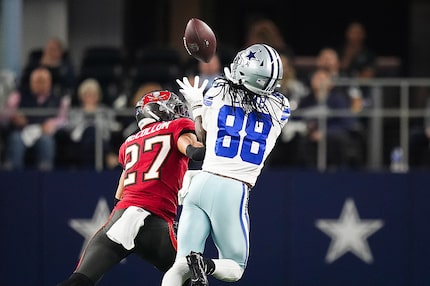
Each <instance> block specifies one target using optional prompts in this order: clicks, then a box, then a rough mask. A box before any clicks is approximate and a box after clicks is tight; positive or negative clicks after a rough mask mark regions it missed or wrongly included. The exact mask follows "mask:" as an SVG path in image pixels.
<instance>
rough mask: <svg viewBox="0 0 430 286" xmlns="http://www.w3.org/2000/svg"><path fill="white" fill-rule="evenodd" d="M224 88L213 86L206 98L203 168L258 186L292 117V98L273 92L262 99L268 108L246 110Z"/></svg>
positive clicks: (204, 108) (203, 115)
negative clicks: (259, 179)
mask: <svg viewBox="0 0 430 286" xmlns="http://www.w3.org/2000/svg"><path fill="white" fill-rule="evenodd" d="M223 90H225V89H222V87H212V88H211V89H209V90H208V92H207V93H206V95H205V98H204V101H203V102H204V104H203V112H202V120H203V122H202V124H203V128H204V129H205V130H206V132H207V134H206V155H205V159H204V161H203V166H202V170H203V171H208V172H212V173H215V174H219V175H223V176H227V177H230V178H233V179H237V180H239V181H242V182H245V183H248V184H250V185H251V186H254V185H255V182H256V181H257V177H258V176H259V175H260V172H261V170H262V168H263V166H264V162H265V160H266V158H267V156H268V155H269V154H270V152H271V151H272V149H273V147H274V146H275V143H276V140H277V138H278V136H279V134H281V130H282V127H283V126H284V125H285V124H286V123H287V121H288V118H289V116H290V106H289V102H288V99H287V98H285V97H284V96H283V95H282V94H280V93H273V94H272V95H270V96H268V97H266V98H265V100H264V103H263V102H262V101H261V103H262V105H263V104H264V105H265V106H266V108H263V109H261V110H259V111H258V112H256V111H254V112H251V113H249V114H246V112H245V111H244V109H243V108H242V107H240V104H238V103H233V102H232V99H231V96H230V95H229V94H225V95H224V94H222V91H223Z"/></svg>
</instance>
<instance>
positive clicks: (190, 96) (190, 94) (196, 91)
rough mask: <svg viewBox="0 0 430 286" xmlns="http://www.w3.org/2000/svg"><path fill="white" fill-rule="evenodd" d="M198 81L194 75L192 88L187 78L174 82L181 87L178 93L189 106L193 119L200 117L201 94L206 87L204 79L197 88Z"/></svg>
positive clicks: (206, 82)
mask: <svg viewBox="0 0 430 286" xmlns="http://www.w3.org/2000/svg"><path fill="white" fill-rule="evenodd" d="M199 80H200V78H199V76H198V75H196V76H195V77H194V86H192V85H191V84H190V82H189V81H188V78H187V77H184V78H183V79H182V81H181V80H180V79H176V82H177V83H178V85H179V86H180V87H181V89H179V91H180V92H181V93H182V95H183V96H184V97H185V100H186V101H187V102H188V104H189V105H190V107H191V110H192V112H193V117H194V118H196V117H197V116H200V115H202V106H203V92H204V90H205V88H206V86H207V85H208V80H207V79H205V80H204V81H203V82H202V85H201V86H200V87H199Z"/></svg>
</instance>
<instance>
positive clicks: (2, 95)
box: [0, 69, 18, 165]
mask: <svg viewBox="0 0 430 286" xmlns="http://www.w3.org/2000/svg"><path fill="white" fill-rule="evenodd" d="M17 99H18V96H17V92H16V82H15V74H14V73H13V72H12V71H9V70H7V69H3V70H0V165H2V163H3V161H4V158H3V157H4V149H5V145H6V141H5V138H7V137H8V132H9V122H10V118H11V116H12V115H13V114H14V112H15V110H14V109H15V108H16V106H17V103H16V102H15V101H16V100H17Z"/></svg>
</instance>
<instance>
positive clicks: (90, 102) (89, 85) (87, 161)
mask: <svg viewBox="0 0 430 286" xmlns="http://www.w3.org/2000/svg"><path fill="white" fill-rule="evenodd" d="M78 98H79V100H80V107H79V108H75V109H72V110H71V111H70V113H69V119H68V122H67V125H66V126H65V130H67V131H68V132H69V134H70V139H71V141H72V142H73V144H72V146H73V148H72V149H73V150H72V151H73V152H71V153H72V154H73V156H74V158H76V159H77V160H78V162H77V164H78V166H79V167H80V168H94V167H95V154H96V149H95V148H96V142H97V139H96V138H97V137H96V136H97V134H98V133H97V132H100V133H99V134H100V136H101V139H102V143H103V158H104V163H105V165H106V167H107V168H113V167H115V166H116V163H117V160H116V159H117V153H116V150H114V149H113V148H112V142H111V134H112V132H117V131H119V130H120V129H121V125H120V124H119V123H118V122H117V121H116V118H115V113H114V111H113V110H112V109H111V108H109V107H107V106H105V105H103V104H102V103H101V100H102V92H101V87H100V84H99V82H98V81H97V80H95V79H92V78H89V79H86V80H84V81H83V82H82V83H81V84H80V85H79V87H78ZM112 158H114V160H112ZM112 164H113V165H112Z"/></svg>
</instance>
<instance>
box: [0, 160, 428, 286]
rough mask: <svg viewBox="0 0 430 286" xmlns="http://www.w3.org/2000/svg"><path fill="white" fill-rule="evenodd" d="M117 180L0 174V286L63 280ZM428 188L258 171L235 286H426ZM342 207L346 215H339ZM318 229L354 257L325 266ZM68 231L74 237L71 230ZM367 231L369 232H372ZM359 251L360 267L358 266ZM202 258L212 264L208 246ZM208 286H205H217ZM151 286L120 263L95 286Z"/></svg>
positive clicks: (112, 174) (156, 279) (404, 179)
mask: <svg viewBox="0 0 430 286" xmlns="http://www.w3.org/2000/svg"><path fill="white" fill-rule="evenodd" d="M119 176H120V172H119V171H105V172H90V171H88V172H86V171H75V172H61V171H56V172H48V173H39V172H31V171H27V172H0V181H1V182H2V189H1V190H2V191H3V193H2V196H1V199H0V215H1V217H2V220H1V222H0V234H1V235H0V253H1V255H2V256H1V258H2V259H1V260H0V275H1V277H2V280H1V283H0V284H1V285H5V286H6V285H7V286H23V285H25V286H51V285H52V286H53V285H56V283H58V282H59V281H60V280H62V279H64V278H66V277H68V276H69V275H70V273H71V272H72V271H73V269H74V268H75V266H76V263H77V261H78V257H79V253H80V252H81V251H82V247H83V245H84V244H85V241H86V240H85V239H88V238H89V237H90V236H91V235H92V233H93V232H94V231H95V230H96V229H97V228H98V227H99V226H100V225H102V224H103V223H104V221H105V220H106V219H107V217H108V216H109V212H110V209H111V207H112V201H113V200H112V198H113V194H114V190H115V186H116V183H117V180H118V178H119ZM429 184H430V177H429V176H428V174H426V173H412V172H411V173H408V174H391V173H385V172H380V173H363V172H353V173H350V172H342V173H337V174H335V173H319V172H301V171H294V170H287V169H285V170H276V171H275V170H270V169H265V170H264V172H263V174H262V176H261V177H260V179H259V181H258V182H257V185H256V186H255V188H253V190H252V191H251V194H250V200H249V213H250V218H251V228H250V230H251V233H250V235H251V238H250V241H251V243H250V258H249V262H248V267H247V269H246V271H245V274H244V276H243V278H242V280H241V281H239V282H238V283H235V285H238V286H239V285H246V286H260V285H270V286H275V285H276V286H278V285H294V286H326V285H330V286H345V285H347V286H363V285H366V286H428V285H429V283H430V276H429V275H428V269H429V266H430V263H429V260H428V257H429V254H430V247H429V245H428V241H429V239H430V230H429V228H428V218H429V216H430V210H429V208H428V201H429V200H430V193H429V192H428V186H429ZM347 202H349V203H348V204H351V203H352V204H353V206H354V209H355V211H356V213H354V212H351V209H350V208H349V211H345V206H346V204H347ZM342 213H343V214H344V215H345V214H346V216H343V218H345V219H346V218H349V220H348V219H346V220H345V222H348V223H347V224H342V219H341V218H342ZM320 220H324V221H326V222H327V223H331V224H332V225H333V226H334V225H336V224H338V225H339V227H340V226H341V225H343V226H344V228H343V233H344V234H346V235H347V236H343V238H349V239H346V240H345V241H344V242H346V243H348V242H354V244H352V245H353V246H354V247H357V248H355V249H354V248H351V244H349V246H350V248H348V249H346V252H345V253H340V254H341V255H340V256H339V257H338V258H337V259H335V260H334V261H327V260H326V256H327V253H328V251H329V249H330V245H331V243H332V242H333V241H332V239H331V237H330V236H329V235H328V234H326V233H325V232H323V231H321V230H320V229H319V228H318V227H317V226H316V225H317V222H318V221H320ZM77 222H79V225H80V227H79V228H73V227H72V225H75V224H74V223H77ZM374 223H377V224H379V227H378V228H376V229H374V230H375V231H372V229H373V228H372V226H371V225H372V224H374ZM373 226H374V225H373ZM363 227H365V228H363ZM340 229H342V228H339V230H340ZM332 231H333V228H332ZM84 233H85V234H86V235H84ZM365 246H367V247H368V250H369V253H370V255H371V259H370V260H367V261H366V260H363V259H362V258H360V257H362V256H361V255H364V253H365V248H363V247H365ZM205 254H206V255H208V256H215V255H216V252H215V250H214V247H213V245H212V244H210V243H209V244H208V248H207V251H206V253H205ZM210 279H211V280H210V285H211V286H212V285H213V286H215V285H227V284H226V283H221V282H219V281H216V280H215V279H213V278H210ZM160 280H161V273H159V272H158V271H156V270H155V269H154V267H152V266H151V265H149V264H148V263H146V262H144V261H142V260H141V259H139V258H137V257H136V256H130V257H129V258H127V259H126V261H123V262H122V263H120V264H118V265H117V266H115V267H114V268H113V269H112V270H111V271H109V273H107V274H106V276H105V277H104V278H103V279H102V281H101V283H100V284H99V286H118V285H128V286H133V285H151V286H152V285H160Z"/></svg>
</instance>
